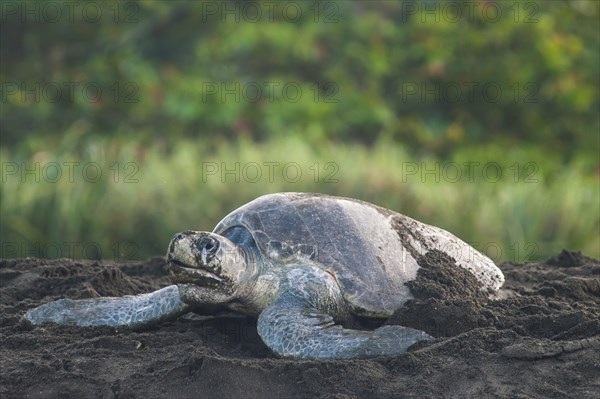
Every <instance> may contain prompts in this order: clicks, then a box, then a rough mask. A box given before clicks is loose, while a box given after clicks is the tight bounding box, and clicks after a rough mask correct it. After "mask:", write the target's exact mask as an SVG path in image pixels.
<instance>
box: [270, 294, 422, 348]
mask: <svg viewBox="0 0 600 399" xmlns="http://www.w3.org/2000/svg"><path fill="white" fill-rule="evenodd" d="M258 333H259V335H260V337H261V338H262V340H263V341H264V343H265V344H266V345H267V346H268V347H269V348H270V349H271V350H272V351H273V352H275V353H276V354H277V355H279V356H282V357H291V358H297V359H355V358H367V357H375V356H390V355H397V354H400V353H403V352H405V351H406V350H407V349H408V347H409V346H411V345H412V344H414V343H415V342H417V341H421V340H426V339H432V337H431V336H429V335H428V334H426V333H425V332H423V331H420V330H415V329H412V328H408V327H402V326H383V327H380V328H378V329H376V330H374V331H361V330H351V329H346V328H343V327H342V326H340V325H336V324H335V323H334V321H333V318H332V317H331V316H330V315H328V314H326V313H324V312H322V311H320V310H319V309H316V308H314V307H311V306H310V305H309V302H308V301H306V300H305V299H303V298H302V297H301V296H298V295H294V294H293V293H289V292H288V293H284V294H283V295H281V297H280V298H279V299H278V300H277V301H276V302H275V303H273V304H272V305H271V306H269V307H268V308H267V309H265V310H264V311H263V312H262V313H261V314H260V316H259V318H258Z"/></svg>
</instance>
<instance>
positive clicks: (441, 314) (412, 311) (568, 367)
mask: <svg viewBox="0 0 600 399" xmlns="http://www.w3.org/2000/svg"><path fill="white" fill-rule="evenodd" d="M447 262H452V260H450V259H447V258H445V257H444V256H442V255H441V254H439V253H433V254H432V255H431V256H428V257H426V258H425V259H421V262H420V263H421V264H422V266H424V268H423V269H422V271H420V274H419V276H420V279H419V280H418V281H417V282H414V283H412V285H411V289H412V290H413V293H414V294H415V297H416V299H415V300H414V301H412V302H411V303H410V304H409V306H408V307H407V308H406V309H402V310H401V311H399V312H397V313H396V314H395V315H394V317H392V319H390V320H389V321H388V323H392V324H394V323H398V324H403V325H408V326H413V327H417V328H422V329H425V330H426V331H428V332H429V333H430V334H432V335H434V336H435V337H437V339H436V340H434V341H430V342H426V343H419V344H417V345H414V346H413V347H412V348H411V349H410V350H409V351H408V352H407V353H405V354H403V355H400V356H395V357H389V358H377V359H370V360H352V361H294V360H282V359H278V358H276V357H274V356H273V355H272V354H271V353H270V352H269V350H268V349H267V348H266V347H265V346H264V345H263V344H262V342H261V340H260V338H259V337H258V335H257V333H256V324H255V321H253V320H250V319H247V318H244V317H237V318H231V317H225V316H222V317H213V318H207V317H203V316H197V315H187V316H185V317H183V318H180V319H179V320H177V321H174V322H169V323H164V324H162V325H161V326H160V327H156V328H152V329H148V330H146V331H141V332H134V331H128V330H118V331H115V330H114V329H111V328H93V329H92V328H88V329H84V328H75V327H60V326H52V325H46V326H43V327H38V328H32V327H31V326H28V325H27V324H26V323H24V322H22V320H21V316H22V315H23V314H24V312H25V311H26V310H27V309H29V308H31V307H35V306H38V305H40V304H42V303H45V302H48V301H51V300H54V299H59V298H75V299H79V298H90V297H98V296H120V295H124V294H136V293H141V292H147V291H151V290H155V289H157V288H159V287H163V286H166V285H168V281H167V279H166V277H165V275H164V273H163V270H162V264H163V259H161V258H153V259H150V260H148V261H146V262H138V263H135V262H128V263H120V264H114V263H97V262H87V261H81V262H78V261H71V260H53V261H49V260H42V259H20V260H3V261H0V318H1V324H0V331H1V334H2V335H1V337H2V339H1V343H0V366H1V376H0V397H1V398H196V397H203V398H204V397H207V398H278V399H279V398H298V397H303V398H304V397H307V398H330V399H333V398H339V399H341V398H445V397H449V398H543V399H547V398H577V399H581V398H598V397H600V262H599V261H598V260H594V259H590V258H587V257H585V256H583V255H581V254H579V253H572V252H567V251H563V252H562V253H561V254H559V255H557V256H555V257H553V258H552V259H549V260H548V261H546V262H544V263H527V264H512V263H504V264H502V265H500V267H501V268H502V270H503V272H504V274H505V276H506V283H505V286H504V288H505V290H503V291H502V294H503V298H504V299H500V300H495V301H489V300H487V299H486V298H482V297H480V296H479V295H478V293H477V290H476V285H477V283H476V281H474V280H473V278H472V277H471V276H469V275H467V274H464V273H461V272H457V273H448V272H447V270H448V268H447V267H444V265H445V263H447Z"/></svg>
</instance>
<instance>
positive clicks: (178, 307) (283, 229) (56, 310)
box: [25, 193, 504, 359]
mask: <svg viewBox="0 0 600 399" xmlns="http://www.w3.org/2000/svg"><path fill="white" fill-rule="evenodd" d="M433 249H437V250H440V251H443V252H445V253H447V254H449V255H450V256H452V257H453V258H454V259H455V260H456V264H457V265H458V266H459V267H463V268H465V269H467V270H469V271H470V272H472V273H473V275H474V276H475V277H476V278H477V279H478V280H479V282H480V283H481V286H482V289H484V290H486V291H488V292H489V293H493V292H495V291H497V290H498V289H499V288H500V286H501V285H502V283H503V282H504V277H503V275H502V272H501V271H500V270H499V269H498V268H497V267H496V266H495V265H494V263H493V262H492V261H491V260H490V259H489V258H487V257H486V256H484V255H482V254H481V253H479V252H477V251H476V250H475V249H474V248H472V247H471V246H469V245H468V244H466V243H465V242H463V241H461V240H460V239H458V238H456V237H455V236H453V235H452V234H450V233H448V232H447V231H444V230H442V229H439V228H437V227H433V226H429V225H426V224H424V223H420V222H418V221H416V220H413V219H411V218H409V217H406V216H403V215H401V214H398V213H396V212H393V211H390V210H387V209H384V208H381V207H378V206H376V205H372V204H369V203H366V202H362V201H358V200H354V199H348V198H340V197H332V196H327V195H321V194H308V193H280V194H270V195H265V196H263V197H260V198H258V199H256V200H254V201H252V202H250V203H248V204H246V205H244V206H242V207H241V208H239V209H237V210H235V211H233V212H232V213H230V214H229V215H227V216H226V217H225V218H224V219H223V220H222V221H221V222H219V224H218V225H217V226H216V227H215V229H214V230H213V232H212V233H209V232H196V231H184V232H181V233H178V234H176V235H175V236H174V237H173V238H172V240H171V242H170V244H169V248H168V251H167V270H168V273H169V276H170V278H171V281H172V282H173V283H174V285H171V286H169V287H166V288H163V289H161V290H158V291H156V292H153V293H149V294H142V295H135V296H125V297H121V298H101V299H86V300H77V301H73V300H59V301H55V302H51V303H48V304H45V305H42V306H40V307H38V308H35V309H32V310H30V311H28V312H27V314H26V315H25V317H26V319H27V320H29V321H30V322H32V323H33V324H40V323H43V322H54V323H59V324H75V325H80V326H97V325H107V326H115V327H117V326H128V327H133V328H136V327H140V326H143V325H147V324H154V323H157V322H160V321H162V320H167V319H173V318H176V317H178V316H179V315H181V314H183V313H187V312H189V311H200V312H204V313H206V312H214V311H216V310H219V309H229V310H233V311H236V312H240V313H244V314H247V315H252V316H255V317H258V333H259V335H260V336H261V338H262V339H263V341H264V342H265V344H266V345H267V346H268V347H269V348H271V350H273V352H275V353H276V354H277V355H280V356H283V357H290V358H301V359H349V358H365V357H374V356H384V355H395V354H399V353H402V352H404V351H406V349H407V348H408V347H409V346H410V345H412V344H413V343H415V342H417V341H420V340H426V339H430V338H431V337H430V336H429V335H427V334H426V333H424V332H423V331H419V330H414V329H412V328H407V327H402V326H383V327H380V328H377V329H375V330H364V329H356V328H360V327H361V326H364V325H365V324H368V323H367V322H368V320H373V321H376V322H381V321H382V320H385V318H387V317H389V316H391V315H392V314H393V313H394V311H395V310H397V309H398V308H400V307H402V306H403V305H404V304H405V303H406V301H408V300H409V299H411V298H412V295H411V293H410V290H409V288H408V287H407V286H406V284H405V283H406V282H408V281H411V280H414V279H415V278H416V276H417V271H418V269H419V266H418V264H417V259H418V258H419V257H420V256H422V255H424V254H426V253H427V252H428V251H430V250H433ZM352 327H354V328H352Z"/></svg>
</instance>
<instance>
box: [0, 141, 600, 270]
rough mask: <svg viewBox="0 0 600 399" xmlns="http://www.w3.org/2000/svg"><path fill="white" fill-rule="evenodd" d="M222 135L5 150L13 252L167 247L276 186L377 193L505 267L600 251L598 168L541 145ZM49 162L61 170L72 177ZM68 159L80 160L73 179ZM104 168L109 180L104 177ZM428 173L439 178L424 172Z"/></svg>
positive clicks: (110, 252) (3, 195) (4, 193)
mask: <svg viewBox="0 0 600 399" xmlns="http://www.w3.org/2000/svg"><path fill="white" fill-rule="evenodd" d="M216 142H217V144H215V145H212V146H208V145H206V143H205V142H204V141H203V140H192V139H189V140H179V141H175V142H174V143H172V144H168V145H167V144H166V143H167V141H166V140H165V142H163V143H162V144H161V143H155V144H153V145H150V146H148V145H145V146H142V145H141V144H131V143H125V142H119V141H114V139H113V140H112V141H108V140H105V139H103V138H100V137H93V138H90V139H86V140H83V139H77V138H76V137H70V136H69V135H66V136H65V138H64V139H63V140H62V141H61V142H59V143H57V146H55V147H54V148H57V149H56V150H44V151H42V150H40V151H35V150H34V148H36V147H37V148H42V147H41V146H39V145H37V144H32V143H29V144H23V145H21V146H20V147H19V150H17V151H9V150H7V149H3V150H2V152H1V153H0V155H1V156H2V165H3V175H2V179H3V181H2V189H1V192H0V204H1V205H0V218H1V220H2V225H1V234H2V238H1V241H2V253H1V255H2V257H22V256H38V257H51V258H55V257H73V258H98V257H101V258H103V259H143V258H146V257H148V256H152V255H161V254H163V253H164V252H165V250H166V245H167V243H168V241H169V239H170V237H171V236H172V235H173V234H174V233H175V232H177V231H180V230H185V229H198V230H211V229H212V228H213V227H214V225H215V224H216V223H217V222H218V221H219V220H220V219H221V218H222V217H223V216H225V215H226V214H227V213H228V212H230V211H231V210H233V209H235V208H236V207H238V206H240V205H242V204H244V203H245V202H247V201H249V200H251V199H253V198H256V197H258V196H260V195H263V194H267V193H272V192H278V191H310V192H323V193H329V194H334V195H341V196H348V197H354V198H360V199H363V200H366V201H370V202H373V203H376V204H379V205H382V206H385V207H388V208H391V209H393V210H396V211H399V212H401V213H404V214H406V215H409V216H411V217H414V218H415V219H418V220H421V221H423V222H426V223H430V224H433V225H436V226H439V227H442V228H445V229H447V230H449V231H451V232H453V233H454V234H456V235H458V236H459V237H461V238H463V239H464V240H465V241H467V242H471V243H473V245H474V246H475V247H476V248H478V249H480V250H482V251H484V252H486V253H488V255H490V256H491V257H492V258H493V259H494V260H495V261H496V262H499V261H504V260H510V261H515V260H516V261H522V260H531V259H543V258H545V257H548V256H550V255H552V254H555V253H557V252H558V251H560V250H561V249H562V248H568V249H572V250H580V251H583V253H585V254H586V255H589V256H593V257H596V258H598V257H600V249H599V248H600V245H599V235H598V231H599V229H600V215H599V210H598V203H600V192H599V186H598V176H597V175H595V171H594V169H593V165H588V164H584V163H578V162H576V161H573V162H572V163H571V164H570V165H567V166H560V165H556V164H553V163H552V162H551V160H548V159H546V158H545V156H544V154H543V153H540V152H538V151H536V150H535V149H521V150H513V149H511V152H510V155H509V154H508V152H507V151H506V149H505V148H501V147H489V148H470V149H469V148H467V149H465V150H463V151H462V152H458V153H455V154H454V156H453V158H452V159H450V160H448V161H437V160H435V159H433V158H431V159H429V158H416V157H414V156H411V154H409V153H407V152H406V151H405V150H404V149H403V148H402V147H401V146H399V145H397V144H393V143H389V142H386V141H384V140H380V141H379V142H377V143H376V144H375V145H374V146H373V147H371V148H366V147H364V146H360V145H356V144H352V145H344V144H339V143H337V144H333V143H330V144H324V145H321V146H320V147H318V148H315V147H314V146H311V145H310V144H308V143H306V142H303V141H302V140H300V139H296V138H294V136H293V135H291V136H288V137H287V138H282V139H276V140H275V139H274V140H271V141H268V142H262V143H255V142H250V141H245V140H240V141H239V142H238V143H237V144H228V143H226V142H219V141H218V140H217V141H216ZM45 148H48V146H46V147H45ZM51 162H56V163H58V164H59V165H61V166H62V176H61V177H60V178H55V176H54V172H55V170H56V168H53V167H52V166H51V164H50V163H51ZM65 162H79V165H77V166H75V167H74V168H73V170H74V172H75V173H74V174H73V178H72V179H69V176H68V173H67V172H68V170H67V168H66V166H65V165H66V164H65ZM269 162H273V163H279V164H278V165H277V164H271V165H272V169H271V172H273V173H272V175H270V174H269V166H268V165H269ZM452 162H453V163H452ZM465 162H479V165H473V166H472V171H473V172H475V173H474V174H472V175H471V174H468V175H467V172H468V169H467V167H466V166H464V164H465ZM491 162H496V163H497V164H491ZM23 163H24V164H23ZM36 163H37V164H38V165H39V167H38V168H37V170H38V172H39V179H38V180H39V181H37V182H36V181H35V178H36V177H35V176H34V175H32V174H29V175H26V176H21V175H20V174H19V172H20V170H21V169H22V166H26V167H28V168H29V169H34V166H35V164H36ZM92 163H93V164H92ZM236 163H238V164H239V168H238V173H234V172H232V173H230V174H227V175H225V176H221V174H220V171H221V169H222V168H223V166H225V167H226V168H227V169H229V170H235V165H236ZM451 163H452V164H451ZM89 165H92V166H89ZM436 165H437V168H438V169H437V170H438V172H435V170H436V169H435V168H436ZM485 165H488V166H487V169H485V168H484V166H485ZM516 165H519V168H515V166H516ZM12 166H16V167H18V168H19V171H18V172H17V173H16V174H15V175H12V174H9V172H10V170H9V169H7V168H11V167H12ZM84 166H86V167H87V169H86V171H87V173H88V175H87V180H86V178H84V176H83V175H82V171H83V169H84ZM115 166H118V168H117V169H115ZM284 166H286V167H287V168H284ZM457 166H458V168H459V169H457ZM210 168H213V169H214V168H218V170H217V173H216V174H211V173H210V172H213V169H210ZM415 168H416V169H415ZM97 170H100V171H101V172H102V176H101V177H99V178H97V179H96V178H95V176H94V175H95V172H96V171H97ZM117 170H118V173H117ZM259 170H260V172H261V173H262V174H261V175H260V176H257V174H256V172H257V171H259ZM424 170H429V171H433V172H430V173H429V174H425V175H421V172H422V171H424ZM457 170H460V171H461V174H462V176H461V178H460V179H457V178H456V171H457ZM497 170H501V171H502V176H501V177H500V178H498V179H496V171H497ZM297 171H300V172H301V176H300V177H298V176H297V173H296V172H297ZM285 172H287V173H285ZM413 172H415V173H414V174H413ZM484 172H487V174H484ZM438 176H439V178H438ZM236 177H237V178H238V181H236ZM296 179H297V181H296ZM51 180H56V181H51ZM70 180H72V181H70ZM436 180H439V181H437V182H436ZM496 180H497V181H496Z"/></svg>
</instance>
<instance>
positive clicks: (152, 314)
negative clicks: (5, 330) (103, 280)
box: [25, 285, 190, 328]
mask: <svg viewBox="0 0 600 399" xmlns="http://www.w3.org/2000/svg"><path fill="white" fill-rule="evenodd" d="M189 311H190V306H189V305H187V304H185V303H184V302H182V301H181V299H180V298H179V288H178V287H177V286H176V285H170V286H168V287H165V288H163V289H160V290H158V291H154V292H151V293H148V294H140V295H127V296H124V297H119V298H98V299H80V300H72V299H61V300H58V301H54V302H50V303H47V304H44V305H42V306H38V307H37V308H34V309H31V310H29V311H28V312H27V313H26V314H25V319H26V320H28V321H29V322H31V323H32V324H42V323H55V324H67V325H76V326H82V327H90V326H111V327H130V328H139V327H143V326H146V325H149V324H154V323H158V322H160V321H164V320H170V319H175V318H177V317H178V316H180V315H182V314H184V313H187V312H189Z"/></svg>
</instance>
